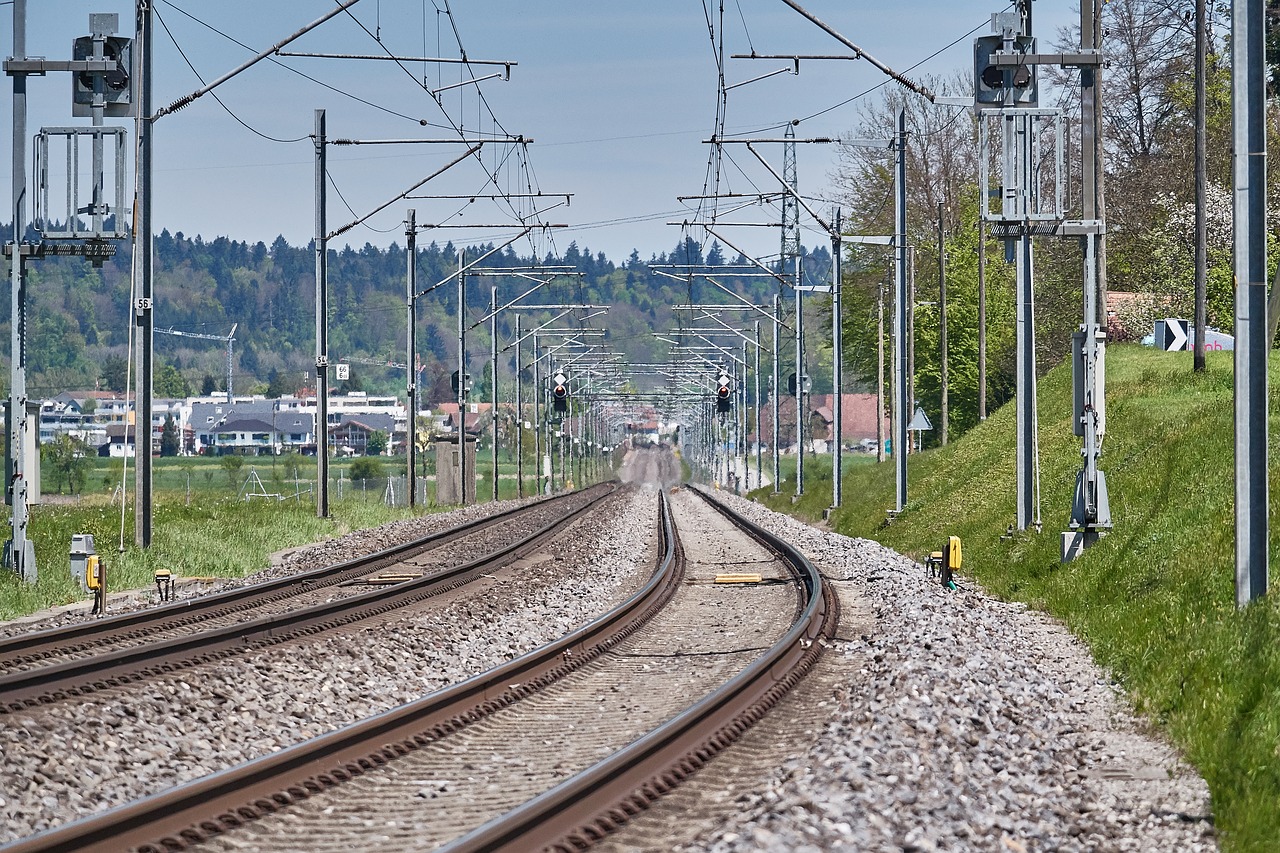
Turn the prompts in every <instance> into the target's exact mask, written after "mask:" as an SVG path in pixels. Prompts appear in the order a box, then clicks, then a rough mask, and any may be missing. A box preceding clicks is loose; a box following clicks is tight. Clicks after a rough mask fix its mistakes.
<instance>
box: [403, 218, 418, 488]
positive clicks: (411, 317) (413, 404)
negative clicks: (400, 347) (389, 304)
mask: <svg viewBox="0 0 1280 853" xmlns="http://www.w3.org/2000/svg"><path fill="white" fill-rule="evenodd" d="M417 213H418V212H417V211H416V210H414V209H413V208H409V211H408V213H407V214H406V215H405V222H404V237H405V251H406V254H407V255H408V260H407V262H406V265H407V267H408V270H407V274H406V276H405V281H406V287H405V290H406V291H407V295H406V298H405V311H406V313H407V315H408V328H407V329H406V331H405V341H406V347H405V348H406V350H407V351H408V352H407V354H406V357H405V362H404V363H405V366H406V372H407V373H408V374H409V384H408V394H409V429H408V431H407V438H406V440H405V448H404V452H405V459H406V461H407V463H408V464H407V469H408V475H407V478H406V480H405V482H406V486H407V491H408V492H409V508H410V509H412V508H413V507H415V506H417V505H418V492H417V479H416V478H417V472H416V471H415V470H414V469H415V466H416V465H417V462H418V448H417V444H418V442H417V438H418V371H417V370H415V369H414V356H415V355H417V352H418V339H417V324H416V323H415V322H414V321H415V319H416V317H415V311H414V306H415V305H416V304H417V293H418V225H417Z"/></svg>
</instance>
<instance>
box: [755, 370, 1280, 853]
mask: <svg viewBox="0 0 1280 853" xmlns="http://www.w3.org/2000/svg"><path fill="white" fill-rule="evenodd" d="M1209 355H1210V357H1209V361H1208V370H1207V371H1206V372H1204V373H1201V374H1196V373H1194V372H1193V371H1192V362H1191V353H1164V352H1157V351H1154V350H1149V349H1145V348H1142V347H1138V346H1124V345H1122V346H1115V347H1113V348H1111V349H1110V350H1109V352H1108V356H1107V410H1106V437H1105V441H1104V445H1103V454H1102V459H1101V467H1102V469H1103V470H1104V471H1105V473H1106V477H1107V484H1108V487H1109V490H1110V504H1111V511H1112V515H1113V519H1114V529H1113V530H1112V532H1111V533H1110V534H1109V535H1107V536H1105V537H1104V538H1102V539H1101V540H1100V541H1099V542H1098V543H1097V544H1096V545H1094V546H1093V547H1091V548H1089V549H1088V550H1087V551H1086V552H1085V553H1084V555H1083V556H1082V557H1080V558H1079V559H1077V560H1075V561H1073V562H1071V563H1066V564H1063V563H1062V562H1060V556H1059V547H1060V536H1059V533H1060V532H1061V531H1064V530H1066V529H1067V527H1068V521H1069V515H1070V509H1071V501H1072V494H1073V489H1074V485H1075V473H1076V471H1077V470H1078V468H1079V466H1080V458H1081V457H1080V444H1079V439H1077V438H1076V437H1075V436H1074V435H1073V434H1072V428H1071V411H1072V406H1071V365H1070V362H1069V361H1068V362H1065V363H1063V364H1061V365H1059V366H1057V367H1055V368H1053V369H1052V370H1050V371H1049V372H1048V373H1047V374H1046V375H1045V376H1044V377H1043V378H1042V380H1041V382H1040V387H1039V399H1038V413H1039V439H1040V448H1039V465H1040V502H1039V507H1040V517H1041V520H1042V527H1041V530H1040V531H1039V532H1036V531H1035V530H1034V529H1033V528H1030V529H1027V530H1025V531H1016V530H1011V525H1012V523H1013V522H1014V520H1015V515H1016V509H1015V490H1016V483H1015V479H1014V475H1015V461H1014V448H1015V443H1014V437H1015V433H1014V427H1015V417H1014V416H1015V413H1014V406H1013V405H1006V406H1003V407H1001V408H995V407H994V406H993V407H992V409H993V411H992V414H991V416H990V417H989V418H988V420H987V421H985V422H984V423H981V424H978V425H977V426H975V427H974V428H972V429H970V430H968V431H967V432H965V433H964V435H962V436H961V437H960V438H959V439H957V440H955V441H953V442H951V443H950V444H949V445H948V446H946V447H939V448H936V449H932V450H926V451H925V452H923V453H919V454H915V455H912V456H911V457H910V459H909V464H908V492H907V496H908V501H907V505H906V507H905V510H904V511H903V512H902V513H900V514H898V515H897V516H896V517H895V518H893V519H892V521H890V520H889V516H888V515H887V514H886V510H888V509H892V508H893V507H894V502H895V492H894V477H893V476H892V470H891V469H890V467H889V465H888V464H885V465H875V464H866V465H855V466H853V467H852V468H851V469H850V470H848V471H847V472H846V474H845V478H844V496H845V499H844V501H843V506H842V507H841V508H839V509H838V510H836V511H834V512H833V513H831V516H830V518H829V520H828V522H827V523H828V525H829V526H830V528H831V529H832V530H834V531H837V532H839V533H843V534H847V535H849V536H855V537H862V538H866V539H871V540H875V541H877V542H879V543H881V544H883V545H885V546H887V547H889V548H892V549H894V550H896V551H898V552H900V553H903V554H906V555H910V556H912V557H914V558H915V559H917V560H919V561H921V562H923V561H924V559H925V557H926V556H927V555H928V553H929V552H930V551H934V550H938V549H940V548H941V547H942V544H943V542H944V541H945V538H946V537H947V536H948V535H956V536H960V537H961V539H962V542H963V555H964V562H963V568H962V573H961V576H960V578H959V579H958V580H959V583H960V585H961V586H962V587H965V586H967V587H970V588H971V589H978V588H980V589H981V590H984V591H985V592H986V593H988V594H990V595H994V596H997V597H999V598H1002V599H1005V600H1007V601H1010V602H1021V603H1023V604H1025V605H1027V606H1029V607H1031V608H1033V609H1036V610H1040V611H1043V612H1045V613H1046V614H1049V615H1050V616H1052V617H1054V618H1056V619H1058V620H1060V621H1061V622H1062V623H1064V624H1065V625H1066V626H1067V627H1068V628H1069V629H1070V630H1071V631H1072V632H1073V633H1074V634H1075V635H1076V637H1078V638H1079V639H1080V640H1081V641H1083V643H1085V644H1086V645H1087V647H1088V648H1089V650H1090V652H1091V653H1092V655H1093V657H1094V659H1095V660H1096V661H1097V662H1098V663H1099V664H1100V665H1101V666H1102V667H1104V668H1105V670H1106V671H1107V672H1108V673H1109V674H1110V675H1111V677H1112V678H1113V679H1114V681H1115V682H1116V683H1117V684H1118V685H1119V686H1120V688H1121V689H1122V690H1123V693H1124V695H1125V696H1126V697H1127V699H1128V701H1129V702H1130V703H1131V705H1132V708H1133V710H1134V711H1135V712H1136V713H1137V714H1138V715H1139V716H1140V717H1141V718H1143V719H1144V720H1146V721H1147V722H1148V723H1149V724H1150V725H1151V727H1152V728H1153V729H1154V730H1156V731H1157V732H1159V733H1160V734H1161V735H1162V736H1163V737H1165V738H1167V739H1168V741H1169V742H1170V743H1171V744H1172V745H1173V746H1174V747H1176V748H1177V749H1178V750H1179V751H1180V752H1181V753H1182V755H1183V756H1184V758H1185V759H1186V760H1187V761H1188V762H1189V763H1191V764H1192V765H1194V766H1195V767H1196V768H1197V769H1198V770H1199V772H1200V773H1201V774H1202V775H1203V777H1204V779H1205V780H1206V782H1207V783H1208V785H1209V788H1210V791H1211V794H1212V804H1213V813H1214V820H1215V823H1216V827H1217V831H1218V833H1219V838H1220V840H1221V842H1222V844H1223V846H1224V849H1227V850H1261V849H1276V847H1277V846H1278V845H1280V688H1278V687H1277V685H1280V608H1277V606H1276V603H1275V598H1274V596H1271V597H1268V598H1265V599H1263V600H1261V601H1259V602H1257V603H1255V604H1253V605H1251V606H1249V607H1247V608H1245V609H1243V610H1241V609H1237V607H1236V604H1235V591H1234V577H1235V569H1234V482H1235V479H1234V439H1233V435H1234V426H1233V402H1232V400H1233V396H1232V395H1233V374H1232V361H1231V355H1230V354H1229V353H1222V354H1214V353H1210V354H1209ZM1277 379H1280V362H1276V361H1275V360H1273V362H1272V375H1271V381H1272V382H1273V383H1275V382H1276V381H1277ZM954 393H955V392H954V391H953V394H954ZM1271 417H1272V420H1273V421H1274V420H1275V418H1276V412H1275V409H1274V407H1273V408H1272V412H1271ZM1275 428H1276V427H1275V425H1274V424H1273V426H1272V430H1273V431H1274V430H1275ZM813 468H814V469H816V470H814V472H813V473H812V474H810V473H809V471H808V470H807V471H806V483H805V486H806V488H805V495H804V497H803V498H801V499H800V500H799V501H796V502H794V503H793V501H792V498H791V495H792V494H793V488H792V484H791V483H788V482H784V483H782V484H781V486H780V491H781V493H780V494H779V495H775V496H770V495H768V494H767V490H766V492H761V493H757V494H756V495H755V497H756V499H757V500H759V501H760V502H762V503H765V504H767V505H769V506H770V507H772V508H774V509H777V510H780V511H784V512H788V513H790V514H793V515H795V516H797V517H799V518H803V519H805V520H808V521H811V522H817V521H818V520H819V519H821V517H822V511H823V510H824V509H825V508H826V507H827V506H828V505H829V504H830V495H831V484H830V480H829V477H828V478H826V479H824V478H823V476H822V474H821V466H818V465H815V466H813ZM828 471H829V468H828ZM1278 486H1280V481H1278V478H1277V476H1276V474H1275V472H1274V470H1273V474H1272V477H1271V490H1272V492H1273V493H1274V492H1276V491H1277V487H1278ZM1273 500H1274V499H1273ZM1271 539H1272V542H1273V543H1275V542H1277V533H1276V530H1275V529H1274V527H1273V529H1272V532H1271ZM1273 551H1274V548H1273ZM959 600H960V599H959V598H957V601H959Z"/></svg>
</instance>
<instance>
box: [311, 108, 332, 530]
mask: <svg viewBox="0 0 1280 853" xmlns="http://www.w3.org/2000/svg"><path fill="white" fill-rule="evenodd" d="M314 140H315V146H316V177H315V182H316V186H315V193H316V237H315V242H316V516H317V517H318V518H328V517H329V238H328V233H329V228H328V223H327V219H326V215H325V205H326V201H327V189H328V186H327V184H326V171H325V169H326V159H327V155H326V148H327V144H326V141H325V113H324V110H316V131H315V137H314Z"/></svg>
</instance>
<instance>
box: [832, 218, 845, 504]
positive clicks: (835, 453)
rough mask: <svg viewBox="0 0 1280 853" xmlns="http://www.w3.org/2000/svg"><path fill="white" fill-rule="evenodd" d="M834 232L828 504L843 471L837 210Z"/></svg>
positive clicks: (839, 491) (836, 493) (836, 497)
mask: <svg viewBox="0 0 1280 853" xmlns="http://www.w3.org/2000/svg"><path fill="white" fill-rule="evenodd" d="M835 225H836V233H835V234H833V235H831V392H832V393H831V415H832V420H833V423H832V436H833V438H834V440H833V441H832V444H831V506H833V507H838V506H840V499H841V495H842V485H841V479H842V477H843V475H844V472H843V471H842V470H841V466H842V465H843V464H844V458H843V455H842V454H843V452H844V450H843V448H842V447H841V445H843V444H844V423H843V418H844V382H843V377H844V367H843V364H842V362H843V361H844V342H843V341H844V339H843V332H844V330H843V329H841V327H840V315H841V308H840V305H841V294H842V291H843V289H844V283H843V282H842V281H841V280H840V277H841V275H842V274H843V272H842V270H841V267H840V211H839V210H836V215H835Z"/></svg>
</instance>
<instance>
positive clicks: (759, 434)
mask: <svg viewBox="0 0 1280 853" xmlns="http://www.w3.org/2000/svg"><path fill="white" fill-rule="evenodd" d="M752 373H753V374H754V375H755V380H756V397H755V399H756V424H755V426H756V488H757V489H758V488H760V486H761V485H762V483H761V481H760V478H761V473H762V472H761V466H760V463H761V458H760V456H761V452H762V451H761V445H762V444H764V434H763V432H762V431H761V429H760V321H759V320H756V362H755V370H753V371H752Z"/></svg>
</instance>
